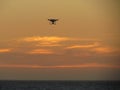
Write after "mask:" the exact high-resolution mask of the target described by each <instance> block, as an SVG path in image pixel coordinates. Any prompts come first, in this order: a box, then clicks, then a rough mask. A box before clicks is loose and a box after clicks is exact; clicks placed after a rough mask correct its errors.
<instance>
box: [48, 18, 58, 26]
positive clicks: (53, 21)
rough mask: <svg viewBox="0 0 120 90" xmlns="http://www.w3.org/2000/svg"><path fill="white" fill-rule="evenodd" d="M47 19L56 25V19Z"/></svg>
mask: <svg viewBox="0 0 120 90" xmlns="http://www.w3.org/2000/svg"><path fill="white" fill-rule="evenodd" d="M48 21H50V22H51V24H52V25H56V21H58V19H48Z"/></svg>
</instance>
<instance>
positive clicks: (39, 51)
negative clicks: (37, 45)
mask: <svg viewBox="0 0 120 90" xmlns="http://www.w3.org/2000/svg"><path fill="white" fill-rule="evenodd" d="M28 54H54V52H53V51H52V50H47V49H35V50H32V51H30V52H28Z"/></svg>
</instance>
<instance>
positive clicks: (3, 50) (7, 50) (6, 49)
mask: <svg viewBox="0 0 120 90" xmlns="http://www.w3.org/2000/svg"><path fill="white" fill-rule="evenodd" d="M11 51H12V49H9V48H5V49H0V53H8V52H11Z"/></svg>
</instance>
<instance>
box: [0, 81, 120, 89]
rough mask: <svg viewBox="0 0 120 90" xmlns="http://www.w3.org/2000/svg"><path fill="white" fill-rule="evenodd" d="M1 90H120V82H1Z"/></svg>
mask: <svg viewBox="0 0 120 90" xmlns="http://www.w3.org/2000/svg"><path fill="white" fill-rule="evenodd" d="M0 90H120V81H0Z"/></svg>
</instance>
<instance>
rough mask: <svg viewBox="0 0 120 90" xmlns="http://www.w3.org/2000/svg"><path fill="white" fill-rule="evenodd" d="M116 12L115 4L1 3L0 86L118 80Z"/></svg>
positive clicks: (97, 0)
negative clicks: (9, 82)
mask: <svg viewBox="0 0 120 90" xmlns="http://www.w3.org/2000/svg"><path fill="white" fill-rule="evenodd" d="M119 8H120V2H119V0H0V80H118V79H119V80H120V38H119V37H120V9H119ZM48 18H58V19H59V21H58V22H57V25H50V24H49V22H48Z"/></svg>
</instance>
